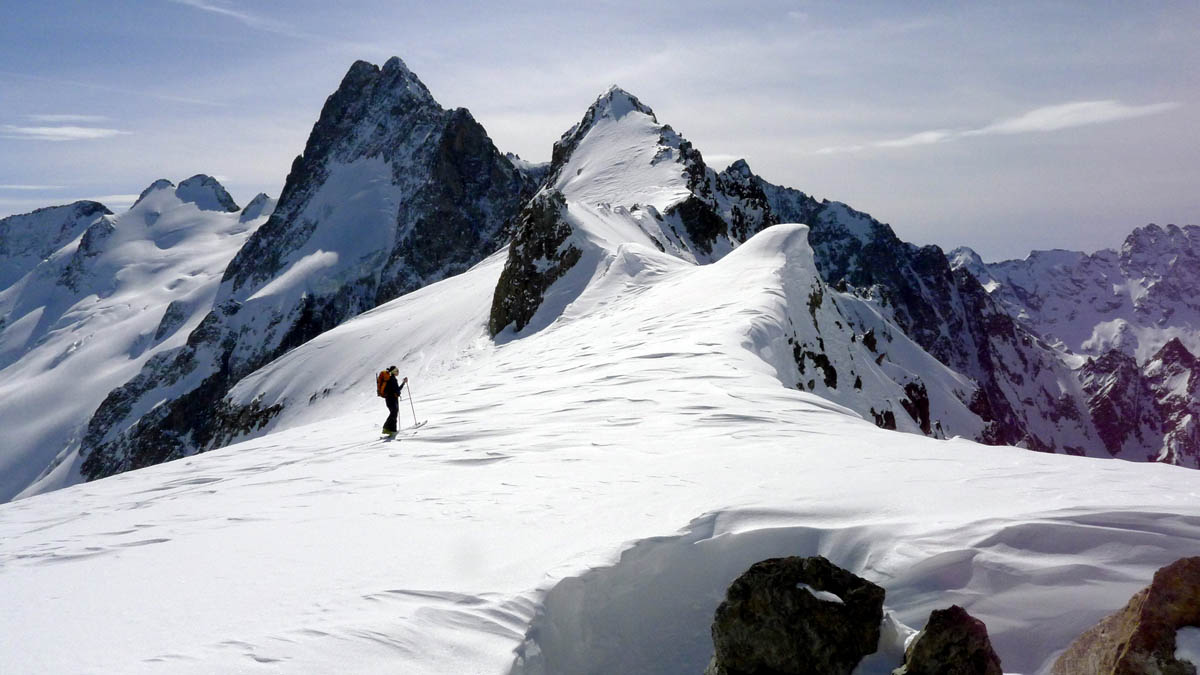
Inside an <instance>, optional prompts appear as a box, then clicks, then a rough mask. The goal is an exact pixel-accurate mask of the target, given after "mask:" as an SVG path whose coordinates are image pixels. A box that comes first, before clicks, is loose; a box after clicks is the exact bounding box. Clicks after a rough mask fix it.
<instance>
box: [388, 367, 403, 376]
mask: <svg viewBox="0 0 1200 675" xmlns="http://www.w3.org/2000/svg"><path fill="white" fill-rule="evenodd" d="M388 372H389V373H391V374H393V375H399V374H400V369H399V368H397V367H396V366H388Z"/></svg>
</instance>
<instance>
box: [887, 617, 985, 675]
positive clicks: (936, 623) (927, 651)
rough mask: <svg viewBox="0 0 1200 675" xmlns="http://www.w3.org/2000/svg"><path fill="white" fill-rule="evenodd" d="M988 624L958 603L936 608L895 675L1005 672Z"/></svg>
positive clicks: (951, 674)
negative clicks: (993, 645) (988, 630)
mask: <svg viewBox="0 0 1200 675" xmlns="http://www.w3.org/2000/svg"><path fill="white" fill-rule="evenodd" d="M1003 672H1004V671H1003V670H1001V668H1000V657H999V656H996V652H995V650H993V649H992V642H991V640H989V639H988V633H987V626H985V625H983V622H982V621H980V620H979V619H976V618H975V617H973V616H971V615H970V614H968V613H967V610H965V609H963V608H962V607H959V606H958V605H951V606H950V607H949V608H948V609H935V610H934V611H933V613H931V614H930V615H929V622H928V623H926V624H925V628H924V630H922V631H921V632H920V633H919V634H917V637H916V638H914V639H913V642H912V644H910V645H909V646H908V649H906V650H905V653H904V665H903V666H901V667H900V668H897V669H896V670H894V671H892V673H893V675H1003Z"/></svg>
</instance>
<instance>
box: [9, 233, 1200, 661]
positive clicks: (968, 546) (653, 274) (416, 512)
mask: <svg viewBox="0 0 1200 675" xmlns="http://www.w3.org/2000/svg"><path fill="white" fill-rule="evenodd" d="M806 240H807V232H806V230H805V228H803V227H799V226H782V227H777V228H769V229H768V230H766V231H764V232H762V233H761V234H759V235H758V236H756V237H754V238H752V239H751V240H749V241H748V242H746V243H745V244H744V245H743V246H741V247H739V248H738V249H737V250H735V251H734V252H733V253H731V254H730V255H728V256H726V257H724V258H723V259H722V260H720V261H717V262H715V263H713V264H710V265H699V266H698V265H695V264H693V263H690V262H688V261H684V260H681V259H680V258H678V257H676V256H673V255H669V254H666V253H663V252H660V251H658V250H657V249H656V248H654V247H653V246H646V245H639V244H636V243H630V244H625V245H623V246H619V247H618V248H617V250H616V251H615V252H614V255H613V257H612V258H611V260H610V261H609V263H610V264H608V265H605V266H602V267H601V268H599V269H598V272H597V275H596V277H595V278H594V279H592V280H591V282H590V283H589V284H587V285H586V287H585V288H584V289H583V291H582V292H581V293H580V294H579V295H578V297H576V298H575V300H574V301H573V302H571V303H570V304H569V305H567V306H566V307H565V308H563V310H562V311H561V312H560V313H559V314H558V315H557V316H556V317H555V319H554V321H552V322H551V323H549V324H548V325H547V326H545V327H543V328H542V329H541V330H539V331H536V332H533V333H530V334H528V335H525V336H524V337H521V338H520V339H514V340H508V341H504V340H502V341H499V342H497V341H494V340H492V339H490V338H489V337H488V334H487V328H486V321H487V317H488V315H489V312H490V296H489V294H488V291H490V290H491V289H493V288H494V287H495V284H496V281H497V279H498V278H499V276H500V274H501V272H502V269H503V267H504V264H505V260H506V256H505V254H504V253H503V252H500V253H497V254H496V255H494V256H492V257H490V258H489V259H487V260H486V261H484V262H483V263H481V264H480V265H478V266H476V267H475V268H473V269H472V270H470V271H469V272H467V273H465V274H462V275H459V276H456V277H453V278H450V279H447V280H444V281H441V282H438V283H435V284H431V285H428V286H426V287H424V288H422V289H420V290H418V291H416V292H414V293H411V294H407V295H405V296H403V297H401V298H398V299H397V300H395V301H392V302H389V303H386V304H384V305H382V306H380V307H378V308H376V309H375V310H373V311H370V312H367V313H366V314H364V315H362V316H360V317H357V318H355V319H353V320H351V321H348V322H345V323H344V324H342V325H340V326H338V327H337V328H334V329H333V330H330V331H328V332H326V333H325V334H323V335H322V336H320V337H319V338H317V339H315V340H313V341H310V342H309V343H307V344H305V345H303V346H302V347H300V348H299V349H296V350H293V351H292V352H290V353H288V354H286V355H284V356H283V357H282V358H280V359H278V360H276V361H274V362H273V363H272V364H270V365H269V366H267V367H264V368H262V369H260V370H258V371H257V372H256V373H255V374H253V375H252V376H251V377H249V378H246V379H243V380H242V381H241V382H240V383H239V385H238V386H237V387H236V388H235V389H234V390H233V392H232V393H231V395H230V396H231V402H233V403H237V404H240V403H249V402H251V401H255V400H257V401H259V404H260V405H261V406H270V405H275V404H283V405H284V408H283V410H282V411H281V412H280V413H279V414H278V415H277V416H275V417H273V418H272V419H271V421H270V422H269V423H268V425H267V427H265V428H263V429H260V430H258V431H256V432H255V434H256V435H257V436H258V437H256V438H253V439H252V440H249V441H247V442H243V443H239V444H237V445H233V446H230V447H227V448H224V449H219V450H215V451H213V452H209V453H205V454H202V455H198V456H194V457H187V458H183V459H179V460H177V461H174V462H168V463H165V464H161V465H158V466H153V467H149V468H147V469H144V470H140V471H133V472H128V473H125V474H122V475H119V476H114V477H111V478H107V479H104V480H100V481H96V482H93V483H89V484H86V485H79V486H75V487H72V488H68V489H66V490H60V491H57V492H54V493H51V494H46V495H39V496H37V497H34V498H32V499H28V500H23V501H19V502H15V503H11V504H7V505H3V506H0V565H2V566H3V568H4V570H5V572H4V574H0V596H2V597H4V598H5V599H6V602H7V603H10V604H7V605H6V606H8V607H13V608H16V609H15V611H10V612H4V613H0V634H3V635H5V636H6V637H7V638H8V641H6V642H5V643H4V644H5V646H4V647H0V658H2V659H3V662H4V663H5V665H6V668H10V669H12V670H14V671H15V672H51V673H53V672H80V671H96V672H145V671H152V670H153V671H160V670H162V669H168V670H170V671H172V672H213V671H221V672H230V671H238V670H247V669H258V668H263V667H268V668H276V669H279V670H283V671H287V672H332V671H336V672H363V673H366V672H381V671H397V672H405V673H415V674H418V675H420V674H423V673H446V672H455V673H457V672H494V673H505V672H515V673H522V674H529V673H566V672H579V667H580V666H589V667H588V668H584V669H583V671H584V672H593V671H592V670H591V668H590V666H595V667H596V668H598V669H601V670H602V671H605V672H645V673H663V674H664V675H665V674H666V673H677V672H682V671H684V670H689V669H693V664H699V667H702V666H703V664H704V663H705V662H706V661H707V659H708V657H709V656H710V655H711V652H710V651H709V650H710V649H711V643H710V642H709V634H708V628H709V625H710V623H711V620H712V610H713V609H715V607H716V605H717V603H718V602H719V601H720V599H721V597H722V595H723V593H724V591H725V588H726V586H727V585H728V583H729V582H730V581H731V580H732V579H733V578H734V577H736V576H737V575H738V574H740V573H741V572H742V571H744V569H745V567H746V566H748V564H749V563H752V562H754V561H756V560H757V559H760V558H762V557H770V556H775V555H781V554H789V555H824V556H826V557H827V558H829V559H830V560H831V561H832V562H834V563H835V564H838V565H840V566H843V567H845V568H847V569H848V570H850V571H852V572H854V573H855V574H858V575H860V576H863V577H865V578H867V579H869V580H871V581H873V582H875V583H877V584H879V585H881V586H882V587H883V588H885V589H886V591H887V597H886V598H885V605H886V609H887V610H888V611H890V612H891V613H892V614H893V616H894V617H896V618H897V619H898V620H900V621H901V622H903V623H904V624H907V625H908V626H911V627H912V628H919V627H920V625H921V623H922V622H923V621H924V620H925V617H927V616H928V615H929V611H930V610H931V609H934V608H938V607H944V606H946V605H947V604H949V603H952V602H953V603H956V604H959V605H961V606H963V607H965V608H967V609H968V610H969V611H970V612H971V614H972V615H973V616H976V617H978V618H980V619H982V620H983V621H985V622H987V625H988V630H989V633H990V634H991V635H992V637H993V640H994V643H995V645H996V649H997V651H998V652H999V654H1000V657H1001V658H1002V659H1003V660H1004V663H1005V664H1006V667H1008V668H1009V669H1011V670H1014V671H1017V672H1028V673H1036V672H1039V671H1043V670H1044V669H1045V668H1046V667H1047V666H1048V664H1049V662H1050V660H1051V659H1052V658H1053V656H1054V654H1055V652H1056V651H1057V650H1060V649H1062V648H1063V647H1065V646H1066V644H1067V643H1068V642H1069V641H1070V640H1071V639H1072V638H1073V637H1074V636H1075V635H1077V634H1078V633H1079V632H1081V631H1082V630H1083V629H1084V628H1086V627H1087V626H1089V625H1091V624H1093V623H1094V622H1095V621H1096V620H1098V619H1099V618H1101V617H1103V616H1105V615H1107V614H1108V613H1110V612H1111V611H1113V610H1114V609H1116V608H1119V607H1120V606H1121V605H1123V604H1124V603H1125V601H1126V600H1127V599H1128V597H1129V596H1130V595H1131V594H1132V593H1133V592H1135V591H1136V590H1138V589H1139V588H1141V587H1143V586H1144V585H1145V584H1146V583H1147V580H1148V579H1149V578H1150V576H1151V575H1152V573H1153V571H1154V570H1155V569H1157V568H1158V567H1160V566H1162V565H1164V564H1167V563H1169V562H1171V561H1173V560H1175V559H1177V558H1179V557H1181V556H1184V555H1190V554H1191V553H1194V551H1195V549H1196V546H1197V545H1200V506H1198V505H1197V502H1196V500H1195V499H1194V498H1193V497H1192V494H1191V493H1192V492H1194V474H1193V473H1191V472H1189V471H1186V470H1183V469H1180V468H1178V467H1173V466H1164V465H1158V464H1133V463H1127V462H1113V461H1105V460H1097V459H1089V458H1079V457H1067V456H1061V455H1047V454H1041V453H1031V452H1028V451H1025V450H1021V449H1018V448H1011V447H987V446H981V445H978V444H976V443H973V442H970V441H966V440H962V439H952V440H936V439H931V438H927V437H924V436H923V435H921V434H919V433H897V432H893V431H886V430H883V429H879V428H878V427H876V426H875V424H873V423H872V422H871V421H867V420H864V419H862V418H861V416H860V415H859V414H855V413H854V412H853V411H852V410H851V409H850V408H849V406H848V404H850V403H853V402H854V401H855V397H856V396H857V397H861V400H862V401H864V402H866V401H867V400H868V399H870V400H871V402H872V404H873V405H875V406H882V405H884V404H890V405H892V406H893V407H892V409H893V410H894V411H895V416H896V418H897V421H898V422H901V423H904V424H907V425H908V428H909V429H910V430H914V431H915V429H916V427H917V422H916V421H915V420H911V419H910V420H908V421H907V422H906V421H905V419H906V418H907V413H906V412H904V411H903V408H902V407H901V406H900V405H899V402H898V401H896V400H895V397H896V396H899V395H900V394H901V392H902V391H903V389H902V387H900V386H899V385H898V384H888V382H887V381H886V379H887V378H885V376H888V375H889V368H891V367H892V366H891V365H889V359H893V358H894V359H896V360H897V361H899V360H901V359H902V357H901V355H900V350H901V349H902V348H904V345H905V344H911V343H905V342H904V340H903V339H902V338H901V336H899V335H894V334H893V335H892V336H891V339H890V340H889V338H888V336H887V335H886V334H885V333H884V328H886V327H887V324H886V323H883V322H880V323H879V324H877V325H876V326H875V327H874V329H875V332H874V336H875V339H874V341H873V342H872V344H874V347H875V350H876V351H874V352H872V351H871V349H870V347H867V346H866V345H862V344H861V343H862V342H863V341H862V339H861V338H859V339H858V340H857V341H856V342H854V343H850V344H851V345H860V347H854V346H849V347H847V346H845V345H841V346H838V347H836V348H835V347H833V346H832V342H833V338H834V337H835V336H837V335H842V334H843V333H840V332H839V331H840V329H839V328H838V327H837V325H836V323H833V324H832V325H830V320H833V321H841V320H842V319H838V318H837V314H836V313H835V311H834V310H835V305H836V306H837V307H838V308H841V310H840V311H841V312H842V313H843V314H844V316H847V317H852V318H853V320H854V321H855V322H858V321H864V322H865V321H866V320H867V319H868V318H869V315H870V314H871V313H872V312H873V311H874V310H873V309H872V308H871V306H870V305H869V304H867V303H858V304H854V303H852V302H851V299H850V298H848V296H844V295H842V294H840V293H839V292H837V291H835V290H832V289H830V288H828V287H825V288H824V290H823V291H822V297H821V299H820V301H819V302H818V301H816V299H815V298H813V291H814V290H816V289H817V288H820V287H821V284H820V280H819V279H818V278H817V274H816V271H815V267H814V266H813V264H812V261H811V252H809V251H808V247H807V243H806ZM797 295H798V296H800V297H796V296H797ZM877 321H878V319H877ZM843 326H844V327H846V331H847V332H849V331H850V330H851V329H850V328H849V327H848V325H847V323H846V322H845V321H843ZM818 328H819V331H820V333H819V334H818V332H817V330H818ZM792 331H795V337H794V338H793V340H797V339H798V340H799V341H802V342H808V343H810V346H811V342H814V341H815V340H816V338H817V337H818V336H821V337H823V338H824V339H825V340H826V347H827V350H828V351H827V354H828V358H829V362H830V363H831V364H832V365H834V366H835V367H836V368H837V369H838V390H837V394H838V395H842V396H844V397H845V398H844V399H843V403H842V404H841V405H839V404H838V403H835V402H832V401H830V400H828V399H826V398H825V396H826V395H833V392H829V391H825V390H824V389H822V388H823V387H825V384H824V378H823V377H817V378H816V379H817V383H816V387H817V388H818V392H817V393H813V392H809V391H798V390H796V389H793V388H790V387H789V386H785V380H786V379H788V378H791V377H793V376H794V375H795V374H796V373H797V372H798V370H789V369H793V368H796V365H795V362H794V359H793V358H792V349H791V345H789V344H788V341H787V338H788V337H791V336H792V333H791V332H792ZM860 349H861V351H860ZM880 353H882V354H887V355H888V357H887V358H885V359H884V360H883V362H882V363H883V365H881V366H878V367H876V366H875V363H874V359H873V358H870V357H868V358H866V359H865V362H860V358H859V357H860V355H865V354H870V355H871V356H872V357H877V356H878V354H880ZM926 358H929V357H928V356H926ZM389 363H395V364H397V365H398V366H399V367H400V369H401V372H402V374H404V375H407V376H408V377H409V379H410V385H411V387H410V388H409V390H408V391H409V392H410V393H411V394H412V395H413V397H414V398H413V399H412V402H411V406H412V409H411V410H410V409H409V405H410V404H409V403H407V402H405V403H403V404H402V406H403V413H404V417H403V422H404V424H403V426H404V427H409V426H411V422H412V419H413V417H412V411H413V410H415V413H416V415H417V417H418V418H419V419H428V420H429V423H428V424H427V425H426V426H424V427H422V428H420V429H419V430H417V431H416V432H415V433H414V432H411V431H402V435H401V436H400V438H399V439H398V440H396V441H393V442H390V443H389V442H380V441H376V440H375V439H376V438H377V429H378V427H379V424H380V423H381V422H382V419H383V417H384V413H385V410H384V408H383V406H382V405H381V403H380V401H379V399H378V398H377V397H376V395H375V392H374V382H373V377H374V372H375V371H376V370H377V369H378V368H379V367H380V366H381V365H387V364H389ZM806 367H807V368H808V369H809V371H810V372H812V369H813V367H814V365H813V364H812V363H809V365H807V366H806ZM851 370H853V371H854V372H855V373H858V374H859V375H861V377H862V380H863V383H862V384H863V389H862V391H861V392H858V393H856V392H855V391H854V389H853V386H852V384H851V385H850V386H849V387H847V389H846V390H845V391H844V392H843V391H842V388H843V387H844V386H846V385H845V384H844V383H847V382H849V381H850V380H851V379H852V378H851V376H850V371H851ZM941 372H942V373H943V374H944V376H946V377H950V378H952V379H953V377H954V376H953V375H952V374H950V373H949V371H948V370H945V369H943V370H942V371H941ZM922 375H923V376H924V375H925V373H922ZM924 382H925V384H926V385H927V387H928V388H929V389H930V390H931V392H932V390H934V389H938V388H942V387H944V386H945V384H946V383H945V382H939V381H935V380H933V379H926V380H924ZM964 393H969V392H966V391H965V392H964ZM855 405H858V404H855ZM930 409H931V410H935V411H936V410H937V409H938V403H937V402H936V401H934V402H931V405H930ZM163 598H170V601H169V602H165V601H164V600H163ZM114 608H119V609H120V612H119V614H115V613H114ZM62 634H70V635H72V636H73V637H72V644H71V648H70V649H63V648H61V645H59V644H57V642H54V640H53V639H52V638H53V636H57V635H62ZM652 643H653V645H652ZM8 645H19V648H17V647H16V646H14V647H9V646H8ZM884 665H887V666H890V667H894V666H895V665H898V661H897V663H892V664H880V663H875V664H874V665H872V666H871V667H874V668H876V669H875V670H868V671H861V672H862V673H872V674H873V673H878V672H887V671H886V670H884V669H883V667H884ZM697 672H698V671H697Z"/></svg>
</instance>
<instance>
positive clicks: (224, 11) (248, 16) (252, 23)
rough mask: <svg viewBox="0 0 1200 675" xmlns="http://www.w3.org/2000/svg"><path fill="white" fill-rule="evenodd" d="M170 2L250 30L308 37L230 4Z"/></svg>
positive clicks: (201, 0) (194, 0)
mask: <svg viewBox="0 0 1200 675" xmlns="http://www.w3.org/2000/svg"><path fill="white" fill-rule="evenodd" d="M170 1H171V2H173V3H175V4H177V5H186V6H188V7H192V8H195V9H199V10H203V11H205V12H210V13H212V14H220V15H221V16H226V17H229V18H231V19H236V20H237V21H240V22H242V23H243V24H245V25H247V26H249V27H250V28H256V29H258V30H265V31H268V32H271V33H280V34H282V35H291V36H293V37H306V36H305V35H303V34H300V33H299V31H297V30H296V29H295V28H293V27H292V26H290V25H288V24H286V23H284V22H282V21H279V20H277V19H271V18H268V17H264V16H261V15H258V14H253V13H251V12H246V11H243V10H240V9H235V8H234V7H231V6H229V5H228V3H222V4H216V3H214V2H207V1H206V0H170Z"/></svg>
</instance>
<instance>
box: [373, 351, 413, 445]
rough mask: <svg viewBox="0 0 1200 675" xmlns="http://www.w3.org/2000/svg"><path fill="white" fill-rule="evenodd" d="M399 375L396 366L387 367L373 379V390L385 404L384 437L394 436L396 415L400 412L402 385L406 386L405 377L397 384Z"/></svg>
mask: <svg viewBox="0 0 1200 675" xmlns="http://www.w3.org/2000/svg"><path fill="white" fill-rule="evenodd" d="M399 375H400V370H399V369H398V368H396V366H388V367H387V370H384V371H382V372H380V373H379V375H378V376H377V377H376V378H375V388H376V390H377V391H378V393H379V395H380V396H381V397H383V400H384V402H385V403H387V409H388V416H387V420H386V421H384V423H383V433H384V435H385V436H395V435H396V415H397V413H398V412H399V411H400V392H401V391H402V390H403V389H404V385H406V384H408V378H407V377H406V378H404V379H403V380H400V381H399V382H397V381H396V378H397V377H399Z"/></svg>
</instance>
